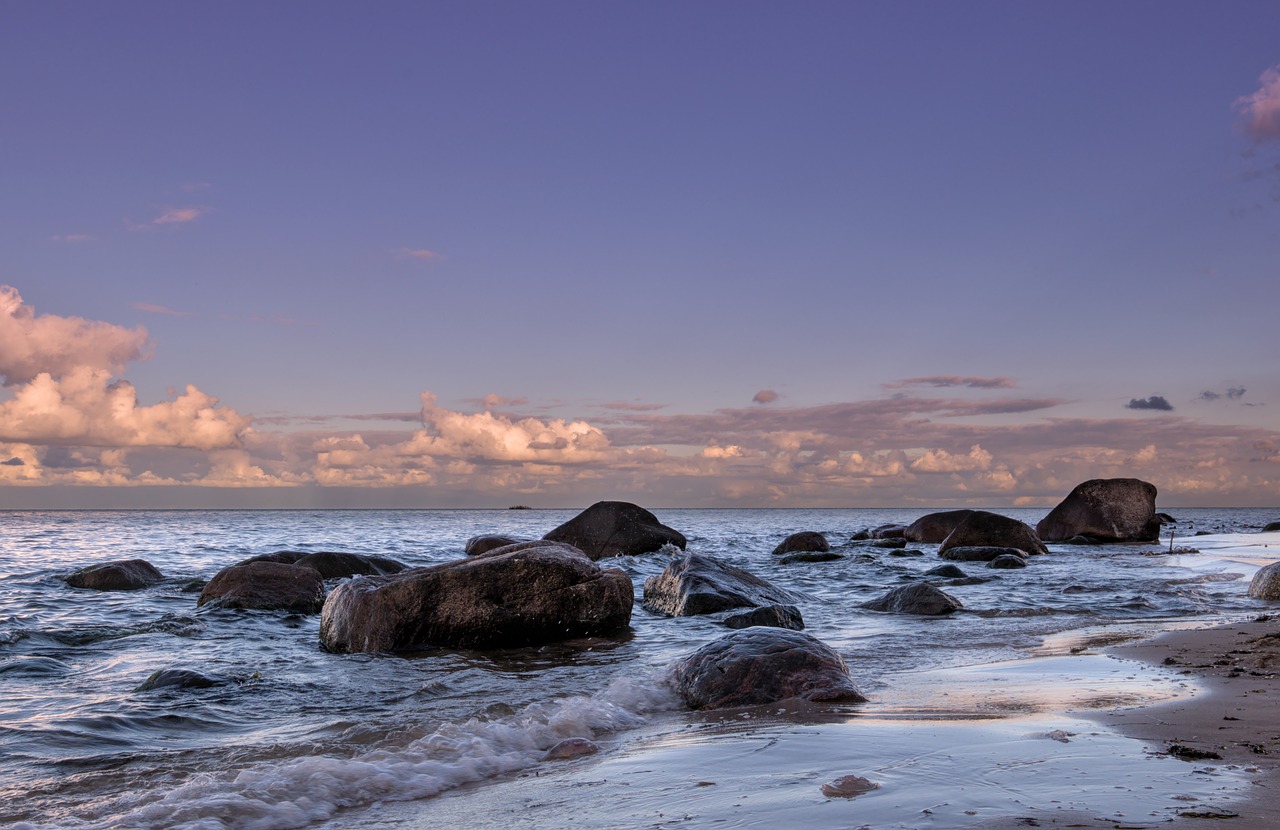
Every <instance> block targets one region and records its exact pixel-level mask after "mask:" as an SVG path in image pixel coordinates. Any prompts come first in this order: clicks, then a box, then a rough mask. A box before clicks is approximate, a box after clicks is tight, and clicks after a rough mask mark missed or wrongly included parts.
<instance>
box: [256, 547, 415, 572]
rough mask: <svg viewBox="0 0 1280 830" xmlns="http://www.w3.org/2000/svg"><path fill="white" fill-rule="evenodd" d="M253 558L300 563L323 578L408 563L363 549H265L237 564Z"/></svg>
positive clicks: (397, 569)
mask: <svg viewBox="0 0 1280 830" xmlns="http://www.w3.org/2000/svg"><path fill="white" fill-rule="evenodd" d="M251 562H278V563H281V564H284V565H297V566H299V567H302V568H311V569H312V570H313V571H315V572H316V573H318V574H320V578H321V579H341V578H342V577H347V576H357V575H359V574H365V575H378V574H394V573H399V572H400V571H403V570H404V569H405V567H406V566H405V565H404V564H403V563H401V562H397V561H396V560H394V559H388V558H387V557H385V556H369V555H367V554H363V553H338V552H337V551H331V550H322V551H314V552H307V551H302V550H281V551H276V552H275V553H264V554H261V555H259V556H254V557H252V558H250V559H246V560H244V561H243V562H239V563H237V564H240V565H248V564H249V563H251Z"/></svg>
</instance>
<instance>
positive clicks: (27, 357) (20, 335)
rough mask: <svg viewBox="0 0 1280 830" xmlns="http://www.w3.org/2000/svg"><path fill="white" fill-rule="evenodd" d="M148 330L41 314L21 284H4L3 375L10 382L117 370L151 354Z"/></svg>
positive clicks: (0, 315) (0, 299)
mask: <svg viewBox="0 0 1280 830" xmlns="http://www.w3.org/2000/svg"><path fill="white" fill-rule="evenodd" d="M147 347H148V342H147V330H146V329H144V328H142V327H141V326H139V327H138V328H133V329H128V328H124V327H123V326H116V325H112V324H111V323H100V322H97V321H91V320H85V319H83V318H80V317H58V316H56V315H52V314H41V315H37V314H36V313H35V309H34V308H32V307H31V306H29V305H27V304H25V303H24V302H23V301H22V296H21V295H20V294H18V291H17V289H15V288H12V287H11V286H8V285H4V286H0V375H3V376H4V383H5V385H6V386H12V385H13V384H16V383H26V382H28V381H30V380H32V379H34V378H35V376H36V375H38V374H40V373H42V372H43V373H46V374H49V375H52V376H53V377H55V378H56V377H61V376H62V375H64V374H66V373H68V372H70V371H71V370H73V369H76V368H81V367H88V368H91V369H102V370H106V371H108V372H110V373H113V374H114V373H117V372H119V371H120V370H122V369H123V368H124V367H125V365H126V364H128V363H130V362H132V361H134V360H141V359H143V358H144V357H146V355H147Z"/></svg>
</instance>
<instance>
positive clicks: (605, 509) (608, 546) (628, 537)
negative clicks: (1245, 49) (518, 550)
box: [542, 501, 686, 559]
mask: <svg viewBox="0 0 1280 830" xmlns="http://www.w3.org/2000/svg"><path fill="white" fill-rule="evenodd" d="M542 538H543V539H545V540H547V541H548V542H561V543H563V544H566V545H573V546H574V547H575V548H577V549H578V550H580V551H582V552H583V553H585V554H586V555H587V556H589V557H591V558H592V559H603V558H604V557H606V556H634V555H637V554H641V553H652V552H654V551H656V550H658V549H660V548H661V547H662V546H663V545H675V546H676V547H678V548H680V549H681V550H684V547H685V544H686V542H685V538H684V536H683V535H681V534H680V532H679V531H676V530H673V529H671V528H669V527H667V526H666V525H664V524H663V523H662V522H660V521H658V517H657V516H655V515H653V514H652V513H650V512H649V511H648V510H645V509H644V508H643V507H640V506H638V505H634V504H631V503H630V502H625V501H600V502H596V503H595V504H593V505H591V506H590V507H588V508H587V509H586V510H584V511H582V512H581V513H579V514H578V515H577V516H574V517H573V518H572V519H570V520H569V521H567V522H565V523H564V524H562V525H560V526H559V527H557V528H556V529H555V530H553V531H551V532H550V533H548V534H547V535H546V536H543V537H542Z"/></svg>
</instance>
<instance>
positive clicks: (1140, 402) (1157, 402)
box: [1124, 395, 1173, 412]
mask: <svg viewBox="0 0 1280 830" xmlns="http://www.w3.org/2000/svg"><path fill="white" fill-rule="evenodd" d="M1124 406H1125V409H1158V410H1160V411H1161V412H1172V411H1173V404H1171V403H1169V402H1168V401H1167V400H1165V399H1164V398H1163V397H1161V396H1160V395H1152V396H1151V397H1149V398H1132V399H1131V400H1130V401H1129V402H1128V403H1127V404H1125V405H1124Z"/></svg>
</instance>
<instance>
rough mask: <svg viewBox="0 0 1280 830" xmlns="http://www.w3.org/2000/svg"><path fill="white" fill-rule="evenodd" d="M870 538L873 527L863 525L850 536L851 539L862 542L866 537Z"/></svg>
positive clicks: (851, 540)
mask: <svg viewBox="0 0 1280 830" xmlns="http://www.w3.org/2000/svg"><path fill="white" fill-rule="evenodd" d="M870 538H871V528H868V527H862V528H858V529H857V530H855V531H854V532H853V535H852V536H850V537H849V541H850V542H861V541H863V540H864V539H870Z"/></svg>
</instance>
